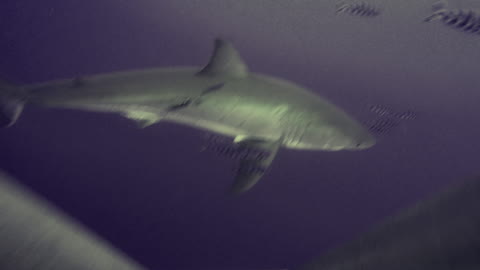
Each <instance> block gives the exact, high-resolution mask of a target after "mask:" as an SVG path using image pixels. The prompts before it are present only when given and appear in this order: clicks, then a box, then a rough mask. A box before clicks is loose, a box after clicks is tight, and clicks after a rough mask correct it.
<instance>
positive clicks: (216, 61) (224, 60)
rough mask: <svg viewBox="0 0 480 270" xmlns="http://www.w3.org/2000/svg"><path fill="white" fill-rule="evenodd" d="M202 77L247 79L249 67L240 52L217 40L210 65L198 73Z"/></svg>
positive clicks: (229, 44)
mask: <svg viewBox="0 0 480 270" xmlns="http://www.w3.org/2000/svg"><path fill="white" fill-rule="evenodd" d="M198 75H202V76H217V75H218V76H229V77H238V78H241V77H245V76H247V75H248V68H247V65H245V63H244V62H243V60H242V58H241V57H240V54H239V53H238V51H237V50H236V49H235V48H234V47H233V45H232V44H231V43H230V42H228V41H225V40H222V39H216V40H215V48H214V50H213V54H212V56H211V57H210V61H209V62H208V64H207V65H206V66H205V67H204V68H203V69H202V70H201V71H200V72H198Z"/></svg>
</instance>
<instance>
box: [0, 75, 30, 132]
mask: <svg viewBox="0 0 480 270" xmlns="http://www.w3.org/2000/svg"><path fill="white" fill-rule="evenodd" d="M24 104H25V95H24V93H23V91H22V90H21V89H20V88H18V87H16V86H14V85H12V84H10V83H8V82H6V81H3V80H0V128H2V127H9V126H11V125H13V124H14V123H15V122H16V121H17V119H18V117H19V116H20V114H21V113H22V110H23V106H24Z"/></svg>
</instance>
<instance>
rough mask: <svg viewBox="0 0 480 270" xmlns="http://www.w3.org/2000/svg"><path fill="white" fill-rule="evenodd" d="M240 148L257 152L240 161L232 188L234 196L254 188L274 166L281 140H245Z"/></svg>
mask: <svg viewBox="0 0 480 270" xmlns="http://www.w3.org/2000/svg"><path fill="white" fill-rule="evenodd" d="M238 144H239V147H241V148H244V149H246V150H250V151H255V152H256V154H250V155H246V156H245V158H243V159H241V160H240V164H239V167H238V170H237V175H236V176H235V180H234V182H233V185H232V187H231V190H230V191H231V192H232V193H233V194H239V193H242V192H245V191H247V190H249V189H250V188H252V187H253V186H254V185H255V184H256V183H257V182H258V181H259V180H260V178H262V176H263V175H264V174H265V172H266V171H267V169H268V168H269V167H270V165H271V164H272V161H273V160H274V159H275V156H276V154H277V152H278V149H279V148H280V144H281V140H280V139H279V140H276V141H265V140H261V139H253V138H252V139H243V140H242V141H240V142H238Z"/></svg>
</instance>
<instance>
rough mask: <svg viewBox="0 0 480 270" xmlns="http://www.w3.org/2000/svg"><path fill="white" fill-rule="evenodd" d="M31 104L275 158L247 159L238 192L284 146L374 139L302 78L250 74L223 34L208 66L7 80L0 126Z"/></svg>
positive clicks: (336, 146) (360, 145) (335, 145)
mask: <svg viewBox="0 0 480 270" xmlns="http://www.w3.org/2000/svg"><path fill="white" fill-rule="evenodd" d="M25 104H32V105H36V106H42V107H50V108H67V109H78V110H88V111H95V112H113V113H119V114H121V115H123V116H125V117H126V118H129V119H132V120H134V121H136V122H138V123H139V125H140V126H141V127H146V126H150V125H152V124H155V123H157V122H160V121H173V122H176V123H181V124H186V125H188V126H191V127H195V128H199V129H203V130H207V131H210V132H213V133H217V134H221V135H225V136H228V137H232V138H233V142H234V143H235V144H236V145H238V146H239V147H241V148H247V149H249V148H252V149H260V150H262V151H265V152H267V153H268V155H266V156H265V155H264V156H262V158H259V157H251V156H246V157H245V158H243V159H242V160H241V161H240V164H239V169H238V171H237V175H236V178H235V181H234V183H233V186H232V191H233V192H235V193H240V192H243V191H246V190H248V189H250V188H251V187H252V186H253V185H254V184H255V183H257V182H258V180H259V179H260V178H261V177H262V176H263V175H264V173H265V170H266V169H267V168H268V167H269V166H270V164H271V163H272V161H273V159H274V158H275V156H276V153H277V151H278V149H279V148H280V147H284V148H290V149H301V150H324V151H338V150H361V149H366V148H369V147H371V146H373V145H374V144H375V139H374V137H373V136H372V135H371V134H370V133H369V131H368V130H367V129H366V128H365V127H363V126H362V124H360V123H359V122H358V121H356V120H355V119H354V118H352V117H351V116H349V115H348V114H347V113H346V112H345V111H343V110H342V109H340V108H338V107H336V106H335V105H333V104H332V103H330V102H329V101H327V100H325V99H324V98H322V97H320V96H318V95H316V94H315V93H313V92H312V91H310V90H308V89H306V88H304V87H302V86H300V85H297V84H295V83H292V82H289V81H286V80H283V79H280V78H275V77H271V76H267V75H263V74H257V73H253V72H249V70H248V68H247V65H246V64H245V63H244V61H243V60H242V58H241V57H240V55H239V53H238V52H237V50H236V49H235V48H234V47H233V46H232V44H231V43H230V42H228V41H225V40H221V39H216V40H215V46H214V51H213V54H212V56H211V58H210V60H209V62H208V64H207V65H206V66H204V67H203V68H202V67H176V68H171V67H170V68H154V69H145V70H133V71H123V72H114V73H107V74H99V75H92V76H85V77H78V78H73V79H60V80H54V81H48V82H43V83H36V84H30V85H22V86H15V85H11V84H8V83H5V82H4V83H2V84H1V85H0V125H2V126H4V127H7V126H11V125H12V124H13V123H14V122H15V121H16V120H17V118H18V117H19V115H20V113H21V112H22V109H23V107H24V105H25Z"/></svg>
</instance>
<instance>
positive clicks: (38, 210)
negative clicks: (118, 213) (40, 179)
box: [0, 171, 146, 270]
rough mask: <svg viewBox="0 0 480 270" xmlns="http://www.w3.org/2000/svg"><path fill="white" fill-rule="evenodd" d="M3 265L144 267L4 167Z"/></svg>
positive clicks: (0, 176)
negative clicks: (37, 193)
mask: <svg viewBox="0 0 480 270" xmlns="http://www.w3.org/2000/svg"><path fill="white" fill-rule="evenodd" d="M0 213H1V215H0V239H1V241H0V269H2V270H67V269H68V270H146V268H144V267H143V266H141V265H139V264H138V263H137V262H135V261H134V260H132V259H131V258H129V257H128V256H126V254H124V253H123V252H121V251H120V250H118V249H117V248H115V247H114V246H112V245H111V244H110V243H108V242H107V241H105V240H103V239H101V238H100V237H99V236H97V235H95V234H93V233H92V232H90V231H89V230H88V229H87V228H85V227H84V226H83V225H81V224H79V223H78V222H77V221H75V220H74V219H73V218H71V217H69V216H68V215H67V214H65V213H63V212H62V211H60V210H59V209H57V208H56V207H55V206H54V205H52V204H51V203H49V202H48V201H46V200H45V199H44V198H41V197H40V196H38V195H36V194H35V193H34V192H32V191H30V190H29V189H28V188H26V187H24V186H23V185H21V184H20V183H18V182H17V181H16V179H13V178H12V177H10V176H8V175H6V174H5V173H3V172H2V171H0Z"/></svg>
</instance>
